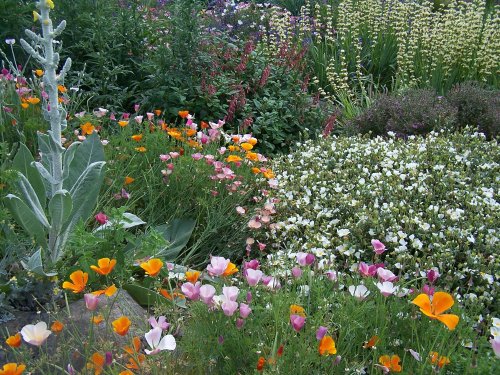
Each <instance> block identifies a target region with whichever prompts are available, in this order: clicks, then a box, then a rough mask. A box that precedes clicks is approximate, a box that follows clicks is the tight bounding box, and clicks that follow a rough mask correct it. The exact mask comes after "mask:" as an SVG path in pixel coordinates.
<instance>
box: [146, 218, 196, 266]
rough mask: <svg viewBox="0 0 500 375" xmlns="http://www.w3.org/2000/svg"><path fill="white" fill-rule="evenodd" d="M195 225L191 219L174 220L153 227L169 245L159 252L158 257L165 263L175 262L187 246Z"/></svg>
mask: <svg viewBox="0 0 500 375" xmlns="http://www.w3.org/2000/svg"><path fill="white" fill-rule="evenodd" d="M195 225H196V221H195V220H193V219H175V220H172V221H171V222H170V223H168V224H164V225H160V226H158V227H155V229H156V230H157V231H158V232H160V233H161V234H162V235H163V237H164V238H165V240H167V241H168V243H169V245H168V246H167V247H166V248H164V249H161V250H160V251H159V253H158V256H160V257H162V258H164V259H165V260H166V261H173V260H175V259H176V258H177V256H178V255H179V253H180V252H181V250H182V249H183V248H184V247H185V246H186V245H187V243H188V241H189V239H190V238H191V234H192V233H193V230H194V227H195Z"/></svg>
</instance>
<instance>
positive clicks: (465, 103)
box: [447, 82, 500, 138]
mask: <svg viewBox="0 0 500 375" xmlns="http://www.w3.org/2000/svg"><path fill="white" fill-rule="evenodd" d="M447 98H448V100H449V101H450V103H451V104H452V105H453V106H454V107H455V108H457V110H458V113H457V127H458V128H464V127H465V126H467V125H470V126H473V127H474V128H477V129H478V131H480V132H482V133H484V134H485V135H486V136H487V137H489V138H496V137H497V136H498V134H499V130H500V91H498V90H490V89H488V88H486V87H484V86H482V85H481V84H479V83H477V82H466V83H463V84H460V85H456V86H455V87H453V89H452V90H451V91H450V92H449V93H448V95H447Z"/></svg>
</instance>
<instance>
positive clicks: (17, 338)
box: [5, 332, 22, 348]
mask: <svg viewBox="0 0 500 375" xmlns="http://www.w3.org/2000/svg"><path fill="white" fill-rule="evenodd" d="M5 343H6V344H7V345H9V346H10V347H11V348H19V347H20V346H21V343H22V340H21V334H20V333H19V332H18V333H16V334H15V335H12V336H9V337H7V340H5Z"/></svg>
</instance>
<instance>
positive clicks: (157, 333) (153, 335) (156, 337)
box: [144, 327, 162, 349]
mask: <svg viewBox="0 0 500 375" xmlns="http://www.w3.org/2000/svg"><path fill="white" fill-rule="evenodd" d="M161 332H162V329H161V328H160V327H155V328H153V329H152V330H151V331H149V332H147V333H146V334H145V335H144V336H145V337H146V341H147V342H148V344H149V346H150V347H151V349H155V348H156V347H157V346H158V343H159V342H160V338H161Z"/></svg>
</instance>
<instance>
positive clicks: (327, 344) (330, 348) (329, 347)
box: [318, 336, 337, 355]
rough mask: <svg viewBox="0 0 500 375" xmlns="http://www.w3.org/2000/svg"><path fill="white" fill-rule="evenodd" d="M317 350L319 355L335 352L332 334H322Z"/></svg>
mask: <svg viewBox="0 0 500 375" xmlns="http://www.w3.org/2000/svg"><path fill="white" fill-rule="evenodd" d="M318 351H319V354H320V355H332V354H337V348H336V347H335V341H334V340H333V338H332V336H323V338H322V339H321V341H320V342H319V346H318Z"/></svg>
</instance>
